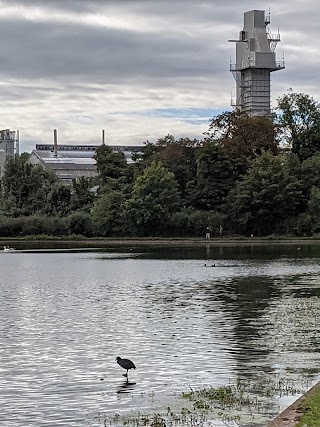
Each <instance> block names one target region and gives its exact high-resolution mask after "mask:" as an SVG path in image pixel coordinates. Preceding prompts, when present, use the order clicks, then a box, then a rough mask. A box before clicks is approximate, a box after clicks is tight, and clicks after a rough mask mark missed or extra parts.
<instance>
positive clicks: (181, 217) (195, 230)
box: [168, 208, 226, 237]
mask: <svg viewBox="0 0 320 427" xmlns="http://www.w3.org/2000/svg"><path fill="white" fill-rule="evenodd" d="M225 223H226V215H224V214H222V213H219V212H214V211H203V210H197V209H192V208H187V209H182V210H181V211H179V212H175V213H173V214H172V215H171V217H170V222H169V228H168V232H169V233H170V235H174V236H184V237H188V236H191V237H205V233H206V228H207V227H209V228H210V229H211V236H212V237H218V236H220V233H219V229H220V226H222V227H223V229H224V228H225Z"/></svg>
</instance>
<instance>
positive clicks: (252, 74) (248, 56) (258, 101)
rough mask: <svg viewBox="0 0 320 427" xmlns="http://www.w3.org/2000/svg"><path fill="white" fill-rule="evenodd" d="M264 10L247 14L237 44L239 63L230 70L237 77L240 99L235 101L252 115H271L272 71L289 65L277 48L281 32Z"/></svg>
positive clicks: (242, 109)
mask: <svg viewBox="0 0 320 427" xmlns="http://www.w3.org/2000/svg"><path fill="white" fill-rule="evenodd" d="M269 23H270V17H269V16H265V11H264V10H250V11H249V12H245V13H244V26H243V30H241V31H240V34H239V40H229V41H231V42H235V43H236V63H235V64H232V63H231V64H230V71H232V74H233V76H234V78H235V80H236V102H232V103H231V104H232V105H233V106H234V107H237V108H239V109H240V111H243V112H246V113H248V114H249V115H250V116H254V115H255V116H270V115H271V106H270V73H271V72H272V71H277V70H282V69H283V68H285V66H284V61H283V60H282V61H280V62H277V61H276V54H275V48H276V46H277V43H278V42H279V41H280V34H279V32H278V33H277V34H271V33H270V32H269V28H268V25H269Z"/></svg>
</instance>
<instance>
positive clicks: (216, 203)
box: [187, 141, 237, 210]
mask: <svg viewBox="0 0 320 427" xmlns="http://www.w3.org/2000/svg"><path fill="white" fill-rule="evenodd" d="M196 165H197V172H196V177H195V178H196V179H195V180H194V181H193V182H192V181H189V183H188V186H187V200H188V201H189V202H190V204H191V205H192V206H193V207H195V208H196V209H204V210H215V209H219V208H221V206H222V205H223V204H224V203H225V201H226V197H227V195H228V192H229V191H230V189H231V187H232V186H233V185H234V183H235V180H236V179H237V174H236V171H235V165H234V163H233V162H232V160H231V159H230V158H229V157H228V156H227V155H226V154H225V153H224V150H223V149H222V148H221V146H220V145H218V144H217V143H216V142H209V141H207V142H206V143H205V144H204V146H203V148H201V149H200V150H199V151H198V153H197V160H196Z"/></svg>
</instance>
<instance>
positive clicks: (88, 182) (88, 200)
mask: <svg viewBox="0 0 320 427" xmlns="http://www.w3.org/2000/svg"><path fill="white" fill-rule="evenodd" d="M94 183H95V182H94V179H93V178H86V177H84V176H82V177H80V178H78V179H74V180H73V181H72V185H71V198H70V209H71V211H77V210H81V211H86V212H89V211H90V209H91V207H92V206H93V201H94V197H95V196H94V193H93V192H92V191H90V190H91V189H92V187H93V186H94Z"/></svg>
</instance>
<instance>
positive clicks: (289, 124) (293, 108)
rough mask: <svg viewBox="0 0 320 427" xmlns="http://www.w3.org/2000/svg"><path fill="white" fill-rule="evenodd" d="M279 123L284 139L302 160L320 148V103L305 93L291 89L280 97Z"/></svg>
mask: <svg viewBox="0 0 320 427" xmlns="http://www.w3.org/2000/svg"><path fill="white" fill-rule="evenodd" d="M278 110H279V114H278V117H277V119H278V124H279V125H280V129H281V137H282V140H283V141H285V142H286V143H287V144H288V145H289V146H290V147H291V149H292V152H293V153H295V154H297V155H298V157H299V159H300V160H304V159H307V158H308V157H311V156H313V155H314V154H315V153H316V152H317V151H319V150H320V104H319V103H318V102H316V101H315V100H314V99H313V98H312V97H310V96H309V95H307V94H304V93H294V92H292V91H291V90H290V91H289V92H288V93H287V94H285V95H283V96H282V97H280V98H279V99H278Z"/></svg>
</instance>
